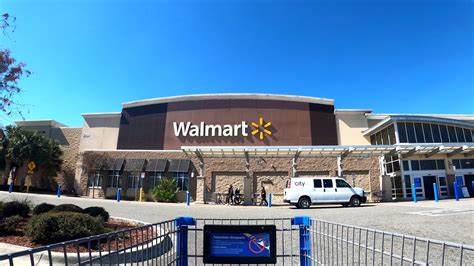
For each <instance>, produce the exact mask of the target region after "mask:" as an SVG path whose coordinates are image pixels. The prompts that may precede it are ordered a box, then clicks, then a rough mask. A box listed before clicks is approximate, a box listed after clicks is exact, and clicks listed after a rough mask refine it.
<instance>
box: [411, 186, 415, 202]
mask: <svg viewBox="0 0 474 266" xmlns="http://www.w3.org/2000/svg"><path fill="white" fill-rule="evenodd" d="M411 195H412V196H413V202H414V203H416V188H415V184H412V185H411Z"/></svg>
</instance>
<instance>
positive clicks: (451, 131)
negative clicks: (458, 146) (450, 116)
mask: <svg viewBox="0 0 474 266" xmlns="http://www.w3.org/2000/svg"><path fill="white" fill-rule="evenodd" d="M448 134H449V142H458V141H457V139H456V130H455V129H454V127H452V126H448Z"/></svg>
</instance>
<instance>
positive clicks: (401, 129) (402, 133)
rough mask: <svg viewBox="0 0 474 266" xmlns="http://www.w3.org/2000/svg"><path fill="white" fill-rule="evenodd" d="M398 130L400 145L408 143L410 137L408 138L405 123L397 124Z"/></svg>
mask: <svg viewBox="0 0 474 266" xmlns="http://www.w3.org/2000/svg"><path fill="white" fill-rule="evenodd" d="M397 128H398V138H399V139H400V143H407V142H408V137H407V130H406V126H405V123H397Z"/></svg>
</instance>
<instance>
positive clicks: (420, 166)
mask: <svg viewBox="0 0 474 266" xmlns="http://www.w3.org/2000/svg"><path fill="white" fill-rule="evenodd" d="M404 162H405V161H404ZM410 164H411V170H412V171H420V170H421V171H426V170H444V169H445V165H444V160H411V161H410ZM404 170H405V169H404Z"/></svg>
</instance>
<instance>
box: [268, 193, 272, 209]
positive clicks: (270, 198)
mask: <svg viewBox="0 0 474 266" xmlns="http://www.w3.org/2000/svg"><path fill="white" fill-rule="evenodd" d="M271 206H272V193H268V208H270V207H271Z"/></svg>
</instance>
